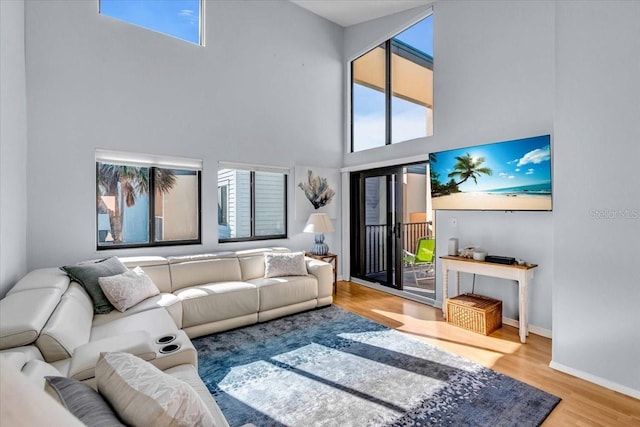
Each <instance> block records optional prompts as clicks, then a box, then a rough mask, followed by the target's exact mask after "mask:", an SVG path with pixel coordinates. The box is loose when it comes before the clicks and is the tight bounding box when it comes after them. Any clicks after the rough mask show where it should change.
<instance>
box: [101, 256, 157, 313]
mask: <svg viewBox="0 0 640 427" xmlns="http://www.w3.org/2000/svg"><path fill="white" fill-rule="evenodd" d="M98 283H99V284H100V288H101V289H102V292H104V294H105V295H106V297H107V299H108V300H109V302H110V303H111V304H112V305H113V306H114V307H115V308H116V310H118V311H120V312H123V311H125V310H126V309H128V308H129V307H133V306H134V305H136V304H137V303H139V302H140V301H142V300H145V299H147V298H149V297H152V296H154V295H158V294H159V293H160V290H159V289H158V287H157V286H156V284H155V283H153V281H152V280H151V278H150V277H149V276H147V274H146V273H145V272H144V270H143V269H142V268H140V267H136V268H134V269H133V270H129V271H127V272H124V273H122V274H118V275H116V276H108V277H99V278H98Z"/></svg>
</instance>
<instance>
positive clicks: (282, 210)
mask: <svg viewBox="0 0 640 427" xmlns="http://www.w3.org/2000/svg"><path fill="white" fill-rule="evenodd" d="M288 172H289V171H288V169H283V168H276V167H264V166H254V165H243V164H234V163H223V162H221V163H220V165H219V168H218V241H219V242H221V243H224V242H237V241H247V240H267V239H282V238H286V237H287V174H288Z"/></svg>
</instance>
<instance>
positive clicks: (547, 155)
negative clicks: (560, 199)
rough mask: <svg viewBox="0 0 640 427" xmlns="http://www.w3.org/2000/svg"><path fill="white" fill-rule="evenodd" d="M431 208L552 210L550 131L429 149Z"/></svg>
mask: <svg viewBox="0 0 640 427" xmlns="http://www.w3.org/2000/svg"><path fill="white" fill-rule="evenodd" d="M429 166H430V175H431V180H430V181H431V200H432V203H433V209H445V210H446V209H450V210H500V211H550V210H551V209H552V203H551V196H552V185H551V136H550V135H542V136H536V137H533V138H524V139H515V140H511V141H503V142H496V143H492V144H485V145H477V146H474V147H467V148H458V149H454V150H448V151H440V152H437V153H431V154H429Z"/></svg>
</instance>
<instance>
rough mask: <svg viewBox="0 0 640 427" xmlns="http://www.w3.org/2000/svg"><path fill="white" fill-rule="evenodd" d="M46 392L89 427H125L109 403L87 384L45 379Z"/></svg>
mask: <svg viewBox="0 0 640 427" xmlns="http://www.w3.org/2000/svg"><path fill="white" fill-rule="evenodd" d="M44 390H45V391H46V392H47V393H48V394H49V395H50V396H51V397H53V398H54V399H55V400H57V401H58V403H60V404H61V405H62V406H64V407H65V408H66V409H67V410H68V411H69V412H71V413H72V414H73V415H75V416H76V417H77V418H78V419H79V420H80V421H82V422H83V423H84V424H85V425H87V426H97V427H111V426H124V424H122V421H120V419H119V418H118V416H117V415H116V414H115V412H113V409H112V408H111V406H109V403H108V402H107V401H106V400H104V399H103V397H102V396H100V395H99V394H98V393H97V392H96V391H95V390H94V389H92V388H91V387H90V386H88V385H87V384H85V383H82V382H80V381H78V380H74V379H71V378H66V377H45V385H44Z"/></svg>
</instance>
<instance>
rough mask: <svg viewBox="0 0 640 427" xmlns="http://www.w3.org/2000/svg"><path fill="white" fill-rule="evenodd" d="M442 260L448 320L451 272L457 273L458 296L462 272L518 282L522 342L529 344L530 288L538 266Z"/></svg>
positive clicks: (453, 257)
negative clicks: (534, 271)
mask: <svg viewBox="0 0 640 427" xmlns="http://www.w3.org/2000/svg"><path fill="white" fill-rule="evenodd" d="M440 259H441V260H442V295H443V297H442V300H443V301H442V313H443V314H444V317H445V319H446V318H447V310H446V308H447V299H448V298H449V271H450V270H453V271H455V281H454V284H455V288H456V295H459V294H460V272H463V273H472V274H480V275H483V276H492V277H498V278H501V279H509V280H516V281H517V282H518V301H519V303H518V311H519V318H520V319H519V322H518V328H519V333H520V342H522V343H525V342H527V335H529V327H528V325H529V319H528V313H529V312H528V310H529V307H528V286H529V282H530V281H531V280H532V279H533V270H534V268H536V267H537V264H525V265H518V264H511V265H507V264H497V263H493V262H485V261H475V260H473V259H469V258H463V257H459V256H441V257H440Z"/></svg>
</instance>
